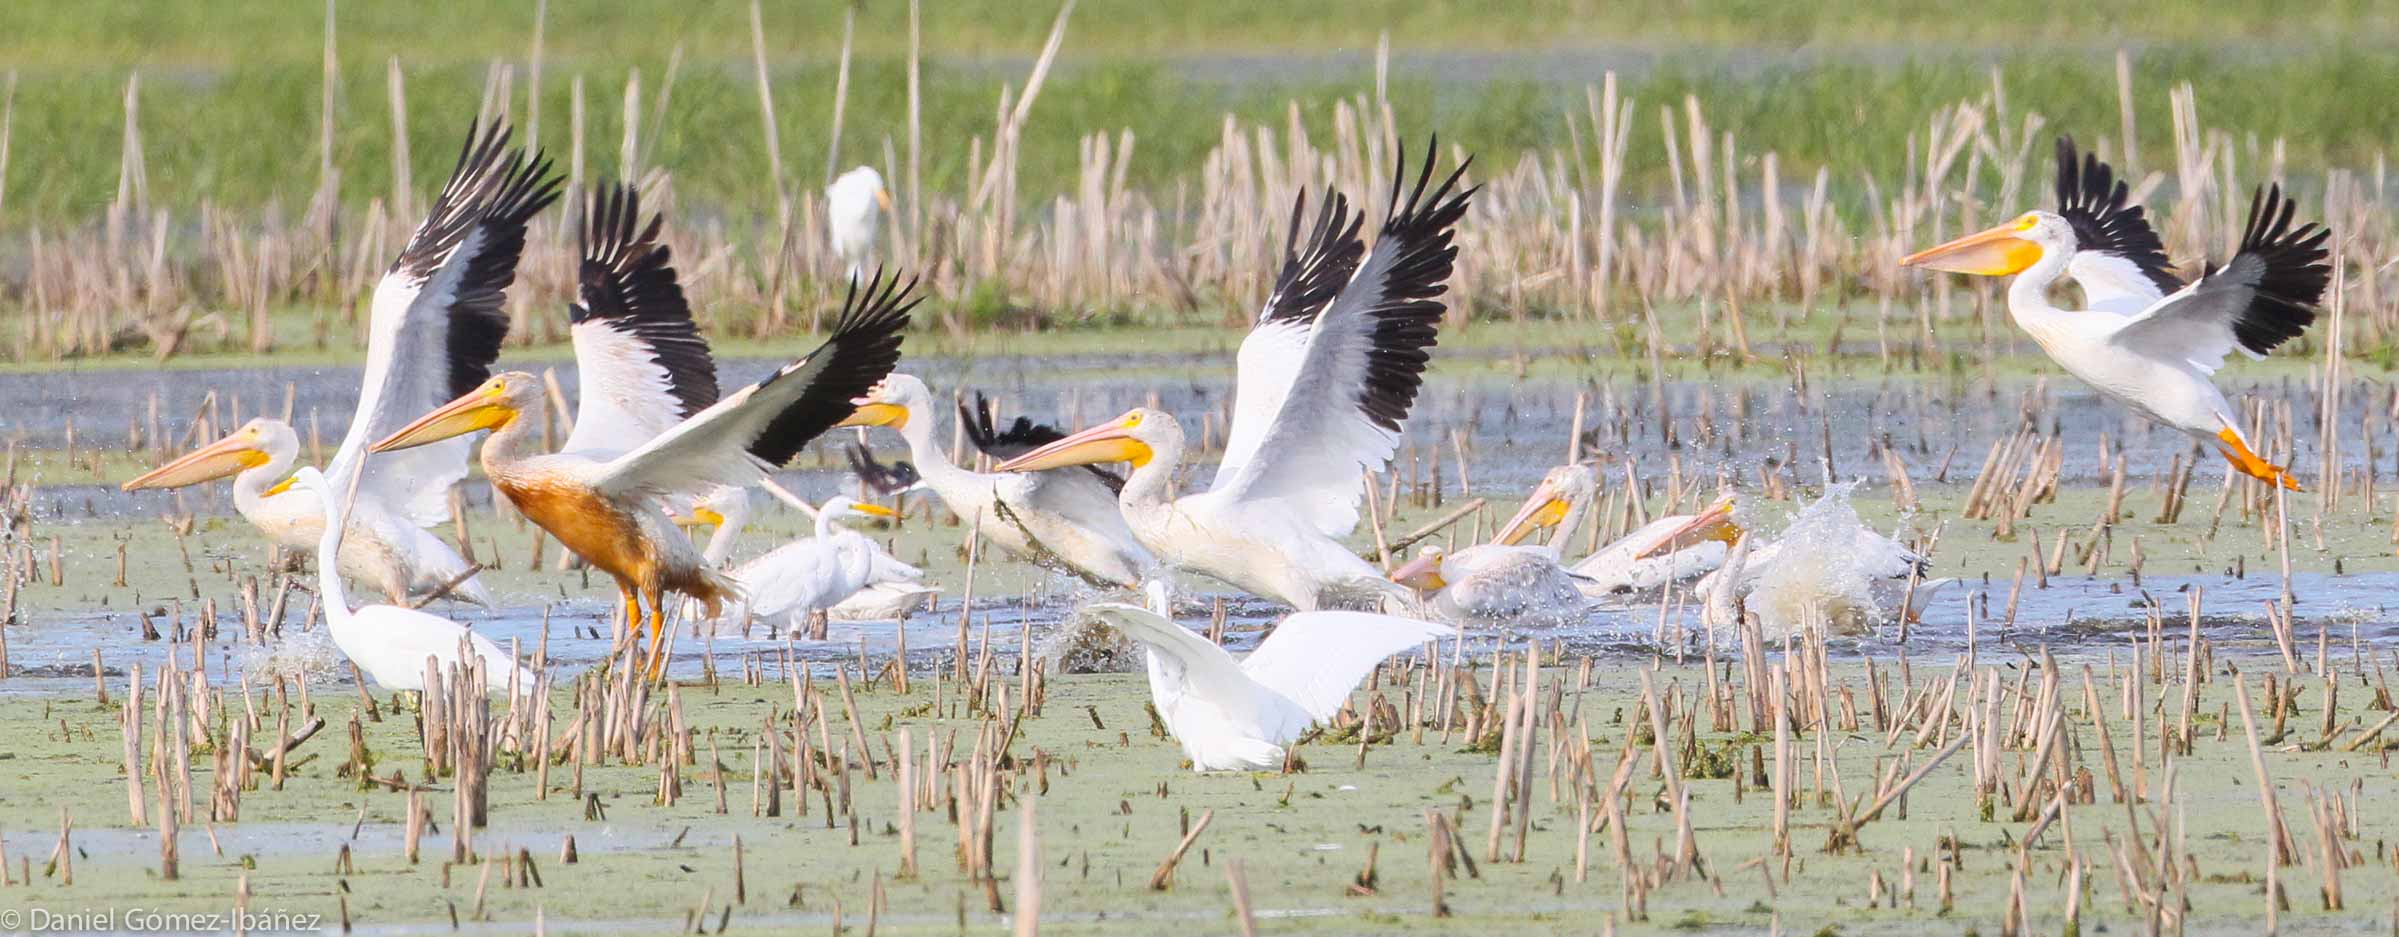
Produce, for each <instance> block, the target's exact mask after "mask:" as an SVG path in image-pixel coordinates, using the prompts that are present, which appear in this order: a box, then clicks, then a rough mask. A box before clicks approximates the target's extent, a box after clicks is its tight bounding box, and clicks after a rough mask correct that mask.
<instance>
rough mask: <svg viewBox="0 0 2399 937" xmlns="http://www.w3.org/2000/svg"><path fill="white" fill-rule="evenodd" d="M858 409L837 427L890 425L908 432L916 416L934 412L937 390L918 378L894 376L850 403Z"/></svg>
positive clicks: (886, 378)
mask: <svg viewBox="0 0 2399 937" xmlns="http://www.w3.org/2000/svg"><path fill="white" fill-rule="evenodd" d="M850 405H851V406H854V407H857V408H858V409H856V410H852V411H850V415H849V416H848V417H846V418H844V419H843V420H842V421H841V422H839V423H836V424H834V425H836V426H888V427H891V428H892V429H906V428H907V427H908V420H909V419H910V417H911V416H913V415H916V414H923V413H929V412H932V409H933V389H932V388H930V387H926V386H925V382H924V381H923V380H921V379H919V378H917V377H916V376H914V375H909V374H892V375H890V376H887V377H885V378H883V380H882V381H880V382H878V383H876V384H875V386H874V389H873V390H869V391H867V392H866V396H864V397H857V398H853V399H851V400H850Z"/></svg>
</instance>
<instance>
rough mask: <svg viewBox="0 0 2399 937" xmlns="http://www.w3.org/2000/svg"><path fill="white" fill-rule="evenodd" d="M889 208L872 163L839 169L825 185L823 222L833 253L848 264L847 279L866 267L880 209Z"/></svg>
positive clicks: (887, 194) (888, 194)
mask: <svg viewBox="0 0 2399 937" xmlns="http://www.w3.org/2000/svg"><path fill="white" fill-rule="evenodd" d="M890 210H891V190H889V189H886V188H884V187H883V174H882V173H879V172H876V171H875V168H874V167H873V166H860V167H858V168H856V169H852V170H850V171H849V172H845V173H842V174H841V178H839V179H835V180H833V184H832V185H829V186H826V187H825V225H826V227H827V228H829V229H831V233H832V236H833V253H834V255H835V256H838V257H840V258H841V262H842V263H844V264H846V265H848V267H849V273H848V276H849V278H850V279H852V280H856V279H858V278H859V275H860V272H861V271H863V270H865V269H866V268H867V263H868V261H869V260H870V259H871V256H872V255H873V254H874V252H875V234H876V233H877V231H879V230H880V229H881V228H882V225H883V213H884V212H887V211H890Z"/></svg>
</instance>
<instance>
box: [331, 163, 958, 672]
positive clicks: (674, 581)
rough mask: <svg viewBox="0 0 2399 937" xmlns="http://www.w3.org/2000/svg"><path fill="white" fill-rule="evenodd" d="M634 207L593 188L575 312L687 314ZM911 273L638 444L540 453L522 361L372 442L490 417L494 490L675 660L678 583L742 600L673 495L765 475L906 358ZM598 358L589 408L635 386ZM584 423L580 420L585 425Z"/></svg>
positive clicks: (488, 466) (406, 439) (535, 394)
mask: <svg viewBox="0 0 2399 937" xmlns="http://www.w3.org/2000/svg"><path fill="white" fill-rule="evenodd" d="M639 215H640V209H639V207H638V204H637V203H636V201H635V199H634V196H633V193H632V191H631V190H630V189H629V188H627V189H623V190H618V191H614V192H610V191H603V192H602V193H601V194H599V195H597V196H595V201H594V204H593V206H592V210H591V212H590V213H589V214H588V215H587V216H586V217H587V219H589V220H588V221H587V224H586V230H585V239H584V240H585V243H584V253H583V256H584V262H583V282H582V285H581V289H580V293H581V296H582V299H583V302H584V306H583V308H580V309H578V310H576V311H575V317H576V319H577V321H578V322H579V323H581V322H586V321H591V320H594V319H595V318H596V319H599V320H607V319H609V318H612V317H613V318H617V319H620V320H631V321H639V319H640V317H638V316H626V315H612V314H616V313H620V312H622V309H620V308H619V307H633V306H642V305H648V306H653V307H667V308H670V309H672V310H673V311H674V312H675V313H680V315H681V317H682V318H683V319H685V320H688V318H689V311H688V308H687V307H685V305H684V300H683V295H682V290H681V289H680V287H678V286H676V284H675V279H674V272H673V269H672V268H671V267H669V266H668V265H667V261H668V253H667V249H666V248H665V247H664V246H661V245H659V244H658V243H657V232H658V224H657V222H656V221H652V223H651V224H650V225H649V226H648V227H647V228H637V226H636V225H635V220H636V219H637V218H638V217H639ZM914 286H915V284H914V282H913V281H911V282H909V283H907V284H902V283H900V282H899V280H898V279H897V278H896V277H895V278H892V279H889V280H886V279H883V278H882V277H880V276H878V277H875V278H874V279H872V280H870V281H869V282H866V283H863V284H855V285H853V286H852V287H851V291H850V296H849V299H848V302H847V303H846V304H845V305H844V307H843V309H842V312H841V316H840V318H839V320H838V321H836V323H835V324H834V326H833V330H832V333H831V335H830V336H829V337H827V338H826V340H825V343H824V344H823V345H821V346H819V347H818V348H817V349H816V350H815V351H812V352H809V353H808V354H807V356H805V357H802V358H800V359H799V360H798V361H794V362H792V363H791V364H788V365H785V366H784V367H783V368H781V369H780V370H778V371H776V372H775V373H774V374H772V375H769V376H768V377H767V378H766V379H765V380H763V381H760V382H758V383H756V384H753V385H751V386H749V387H747V388H744V389H742V390H740V391H737V392H735V393H733V394H731V395H729V396H727V397H725V398H724V399H723V400H721V401H718V402H717V403H715V404H714V405H712V406H709V407H708V408H707V409H704V410H701V411H700V412H698V413H696V414H693V415H691V416H690V417H689V418H687V419H684V420H682V421H681V422H679V423H677V424H675V425H674V426H672V427H669V428H667V429H666V430H665V431H664V432H663V433H660V434H658V435H657V436H656V438H654V439H650V440H648V441H647V442H644V443H642V444H640V445H639V446H637V447H634V448H632V449H631V450H630V451H623V452H611V451H608V450H607V449H606V448H595V449H589V450H578V449H577V448H576V447H575V442H576V440H575V439H574V438H573V437H570V438H569V439H568V448H567V449H566V450H565V451H561V452H555V453H544V452H542V451H541V448H540V447H541V427H542V425H543V423H544V422H545V421H546V420H547V419H548V414H547V412H546V411H547V403H546V401H547V398H546V395H545V392H544V389H543V387H542V385H541V383H540V382H539V380H538V379H536V378H535V377H533V376H532V375H530V374H526V373H523V372H510V373H507V374H501V375H498V376H495V377H493V378H492V379H491V380H489V381H486V382H484V384H483V386H481V387H478V388H476V389H474V390H472V391H469V392H468V393H467V394H465V395H464V396H461V397H459V398H458V399H456V400H453V401H451V402H450V403H448V404H445V405H443V406H442V407H441V408H439V409H436V410H434V411H433V412H431V413H428V414H425V415H424V416H423V417H421V418H419V419H418V420H417V421H416V422H415V423H412V424H410V425H408V426H407V427H405V428H403V429H401V430H400V431H399V432H396V433H393V434H392V435H391V436H389V437H387V438H385V439H383V440H382V441H380V442H377V443H376V444H375V445H374V451H376V452H386V451H390V450H395V449H406V448H408V447H411V446H421V445H424V444H426V443H431V442H436V441H439V440H443V439H449V438H452V437H455V436H461V435H464V434H467V433H472V432H476V431H478V430H491V431H492V435H491V438H490V439H489V440H487V441H486V442H485V443H484V445H483V454H482V460H483V472H484V474H485V475H486V476H488V477H489V478H490V479H491V482H492V487H494V488H495V489H497V490H498V491H499V492H500V493H501V494H502V495H504V496H506V497H507V498H508V500H509V502H510V503H512V504H514V505H516V508H517V510H519V511H521V512H523V513H524V515H525V516H526V517H527V518H530V519H531V520H532V521H533V522H534V523H535V524H538V525H540V526H541V528H542V529H543V530H545V531H548V532H549V533H550V535H551V536H553V537H556V538H558V542H559V543H560V544H561V545H563V546H565V547H566V548H567V549H568V550H570V551H573V552H574V554H575V555H577V556H580V557H582V558H583V559H584V561H585V562H588V563H590V564H591V565H592V566H594V567H596V568H598V569H600V570H601V571H603V572H606V573H607V574H608V575H609V576H610V577H612V578H614V579H615V580H616V585H617V590H618V592H619V593H621V595H622V596H623V599H624V603H625V620H626V623H627V628H626V634H625V639H626V640H628V641H630V640H635V639H638V637H639V636H640V634H641V631H642V628H641V626H642V623H643V622H644V620H645V619H644V615H643V613H644V611H645V608H646V611H647V618H646V621H647V624H648V630H649V635H650V649H649V656H648V662H647V664H646V669H647V670H648V671H649V672H650V673H651V674H652V675H653V676H655V675H656V674H658V673H660V672H661V671H662V669H663V667H664V665H665V655H664V648H663V645H664V643H665V642H664V641H663V640H661V637H662V636H661V635H660V631H661V630H662V629H663V628H664V624H665V609H664V603H665V598H666V595H667V594H668V593H675V594H679V595H685V596H689V597H691V598H693V599H697V600H699V601H700V602H702V603H704V604H705V605H707V606H708V611H709V614H711V615H714V614H716V613H717V612H718V611H719V610H720V608H721V606H722V603H723V602H725V601H726V600H728V599H734V598H738V597H739V596H738V589H737V587H736V586H735V585H734V584H733V582H732V581H731V580H730V579H728V578H726V577H725V576H724V575H723V574H722V573H720V572H718V571H716V570H715V569H712V568H710V566H709V565H708V563H707V561H706V560H705V559H704V558H703V557H702V556H701V554H700V551H699V550H698V549H697V548H696V547H694V546H693V545H692V542H691V539H690V538H689V537H686V536H685V535H684V534H683V533H682V531H680V530H678V529H676V527H675V524H674V522H673V521H672V520H671V519H669V517H668V515H667V514H666V511H665V501H666V500H667V499H670V498H679V499H685V500H688V499H689V498H691V497H694V496H697V495H699V494H702V493H706V492H708V491H711V490H713V489H714V488H715V487H717V486H720V485H729V486H747V485H753V484H757V483H758V482H759V481H760V480H762V479H764V478H766V476H767V473H768V472H769V471H771V470H772V469H774V468H775V467H777V466H780V465H782V464H784V463H785V462H788V461H790V460H791V457H792V456H794V455H797V454H798V453H799V451H800V449H801V448H802V447H804V446H806V445H807V444H808V442H809V441H810V440H813V439H815V438H816V437H817V436H818V435H819V434H821V433H823V432H824V431H825V430H827V429H830V428H832V426H833V424H835V423H837V422H840V420H841V419H842V418H843V417H846V416H848V415H849V414H850V410H851V405H850V400H851V398H854V397H857V396H859V395H861V394H864V393H866V391H867V389H868V388H870V387H873V386H874V384H875V382H877V381H880V380H882V379H883V377H884V375H886V374H889V373H890V372H891V369H892V366H893V365H895V364H897V363H899V357H900V337H901V336H900V332H901V330H902V329H904V328H906V327H907V324H908V313H909V310H910V309H911V308H913V307H914V306H915V305H916V301H915V300H914V299H913V298H911V297H910V295H909V294H910V292H911V291H912V290H913V288H914ZM668 317H670V318H671V317H672V314H671V313H670V314H669V316H668ZM616 334H618V335H619V336H620V337H624V338H626V339H627V341H626V342H624V343H622V344H620V345H618V346H617V347H616V350H615V353H616V354H619V355H627V354H633V353H635V352H637V351H638V350H639V349H642V348H644V347H646V346H645V345H644V344H643V343H642V342H640V341H639V340H638V338H637V337H636V335H637V330H635V329H630V328H628V329H624V330H620V331H618V332H617V333H616ZM594 344H597V343H594ZM589 350H590V349H589V348H588V347H587V346H586V345H585V343H583V342H581V341H578V342H577V349H576V351H577V355H578V359H579V360H585V361H588V360H590V358H589V357H588V356H587V355H586V352H587V351H589ZM589 371H590V369H588V368H587V369H586V374H585V375H584V380H585V382H586V384H585V386H584V388H583V394H584V397H585V400H586V405H585V406H584V407H583V412H584V413H585V414H587V415H588V414H591V413H592V408H591V406H590V404H589V401H590V400H592V399H593V398H594V397H595V396H608V395H612V394H615V393H616V392H617V391H619V390H623V389H625V388H624V387H621V386H611V385H610V384H609V383H606V382H603V383H600V384H598V385H596V386H595V385H594V384H592V383H591V379H592V375H591V374H590V373H589ZM653 386H654V385H653ZM583 432H584V427H583V426H581V425H578V426H577V427H576V434H575V435H576V436H581V435H583Z"/></svg>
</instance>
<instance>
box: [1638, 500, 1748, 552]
mask: <svg viewBox="0 0 2399 937" xmlns="http://www.w3.org/2000/svg"><path fill="white" fill-rule="evenodd" d="M1739 507H1740V500H1739V498H1737V497H1736V496H1735V495H1734V494H1733V493H1732V492H1730V491H1726V492H1724V493H1722V494H1719V495H1717V496H1716V500H1714V501H1711V502H1708V506H1707V507H1705V508H1702V509H1700V512H1699V513H1697V514H1693V515H1691V519H1690V520H1689V521H1686V522H1684V523H1683V525H1682V526H1680V527H1676V528H1675V529H1673V530H1670V531H1667V532H1666V533H1665V535H1664V536H1661V537H1659V538H1658V540H1657V542H1656V543H1653V544H1650V545H1649V546H1647V547H1644V548H1642V549H1641V551H1640V552H1639V553H1636V554H1634V556H1633V558H1634V559H1637V560H1639V559H1648V558H1650V557H1653V556H1658V555H1661V554H1666V553H1673V552H1675V551H1677V550H1682V549H1685V548H1688V547H1691V546H1693V545H1695V544H1698V543H1701V542H1704V541H1709V540H1714V541H1716V542H1718V543H1723V544H1726V545H1730V544H1732V543H1734V542H1735V541H1738V540H1740V539H1741V533H1742V531H1741V524H1740V522H1739V521H1738V520H1736V519H1734V512H1735V511H1736V510H1737V509H1738V508H1739Z"/></svg>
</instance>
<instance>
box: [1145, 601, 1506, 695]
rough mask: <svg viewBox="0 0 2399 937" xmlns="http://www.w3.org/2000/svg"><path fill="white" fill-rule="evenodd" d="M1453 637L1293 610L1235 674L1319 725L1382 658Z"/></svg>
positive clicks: (1413, 625) (1417, 627) (1444, 630)
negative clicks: (1292, 705)
mask: <svg viewBox="0 0 2399 937" xmlns="http://www.w3.org/2000/svg"><path fill="white" fill-rule="evenodd" d="M1177 630H1180V629H1177ZM1457 636H1458V629H1456V628H1452V627H1450V626H1448V625H1444V624H1439V623H1437V622H1430V621H1419V620H1417V619H1414V618H1401V617H1398V616H1396V615H1377V614H1374V613H1371V612H1337V611H1319V612H1298V613H1295V614H1293V615H1292V616H1291V617H1289V618H1285V619H1283V622H1282V623H1281V624H1279V625H1276V626H1275V629H1274V633H1273V634H1270V635H1267V636H1266V640H1264V641H1261V642H1259V643H1258V649H1257V650H1256V651H1253V652H1251V653H1250V656H1248V657H1246V658H1243V659H1242V661H1241V672H1242V673H1245V674H1248V675H1249V678H1250V679H1252V680H1256V681H1257V682H1258V683H1260V684H1261V685H1264V686H1265V687H1266V688H1267V689H1270V690H1273V691H1275V692H1277V693H1280V694H1282V695H1283V696H1284V697H1285V698H1287V699H1289V700H1291V701H1292V702H1294V703H1297V704H1299V708H1300V709H1302V710H1305V711H1306V712H1307V714H1308V716H1309V718H1312V719H1315V720H1317V721H1319V722H1322V721H1324V720H1326V719H1330V718H1332V716H1333V714H1334V713H1336V712H1339V711H1341V704H1342V702H1343V701H1344V700H1347V699H1349V694H1350V691H1351V690H1355V689H1357V688H1358V681H1360V680H1363V679H1365V678H1366V675H1367V674H1368V673H1369V672H1371V671H1373V670H1374V665H1376V664H1379V663H1382V662H1383V660H1384V658H1387V657H1390V656H1391V655H1393V654H1398V653H1401V652H1403V651H1408V650H1411V649H1414V648H1417V647H1420V646H1422V645H1424V644H1426V643H1427V642H1430V641H1434V640H1437V639H1450V638H1455V637H1457ZM1201 640H1202V641H1203V642H1204V641H1205V640H1206V639H1201ZM1209 646H1210V647H1214V645H1209Z"/></svg>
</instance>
